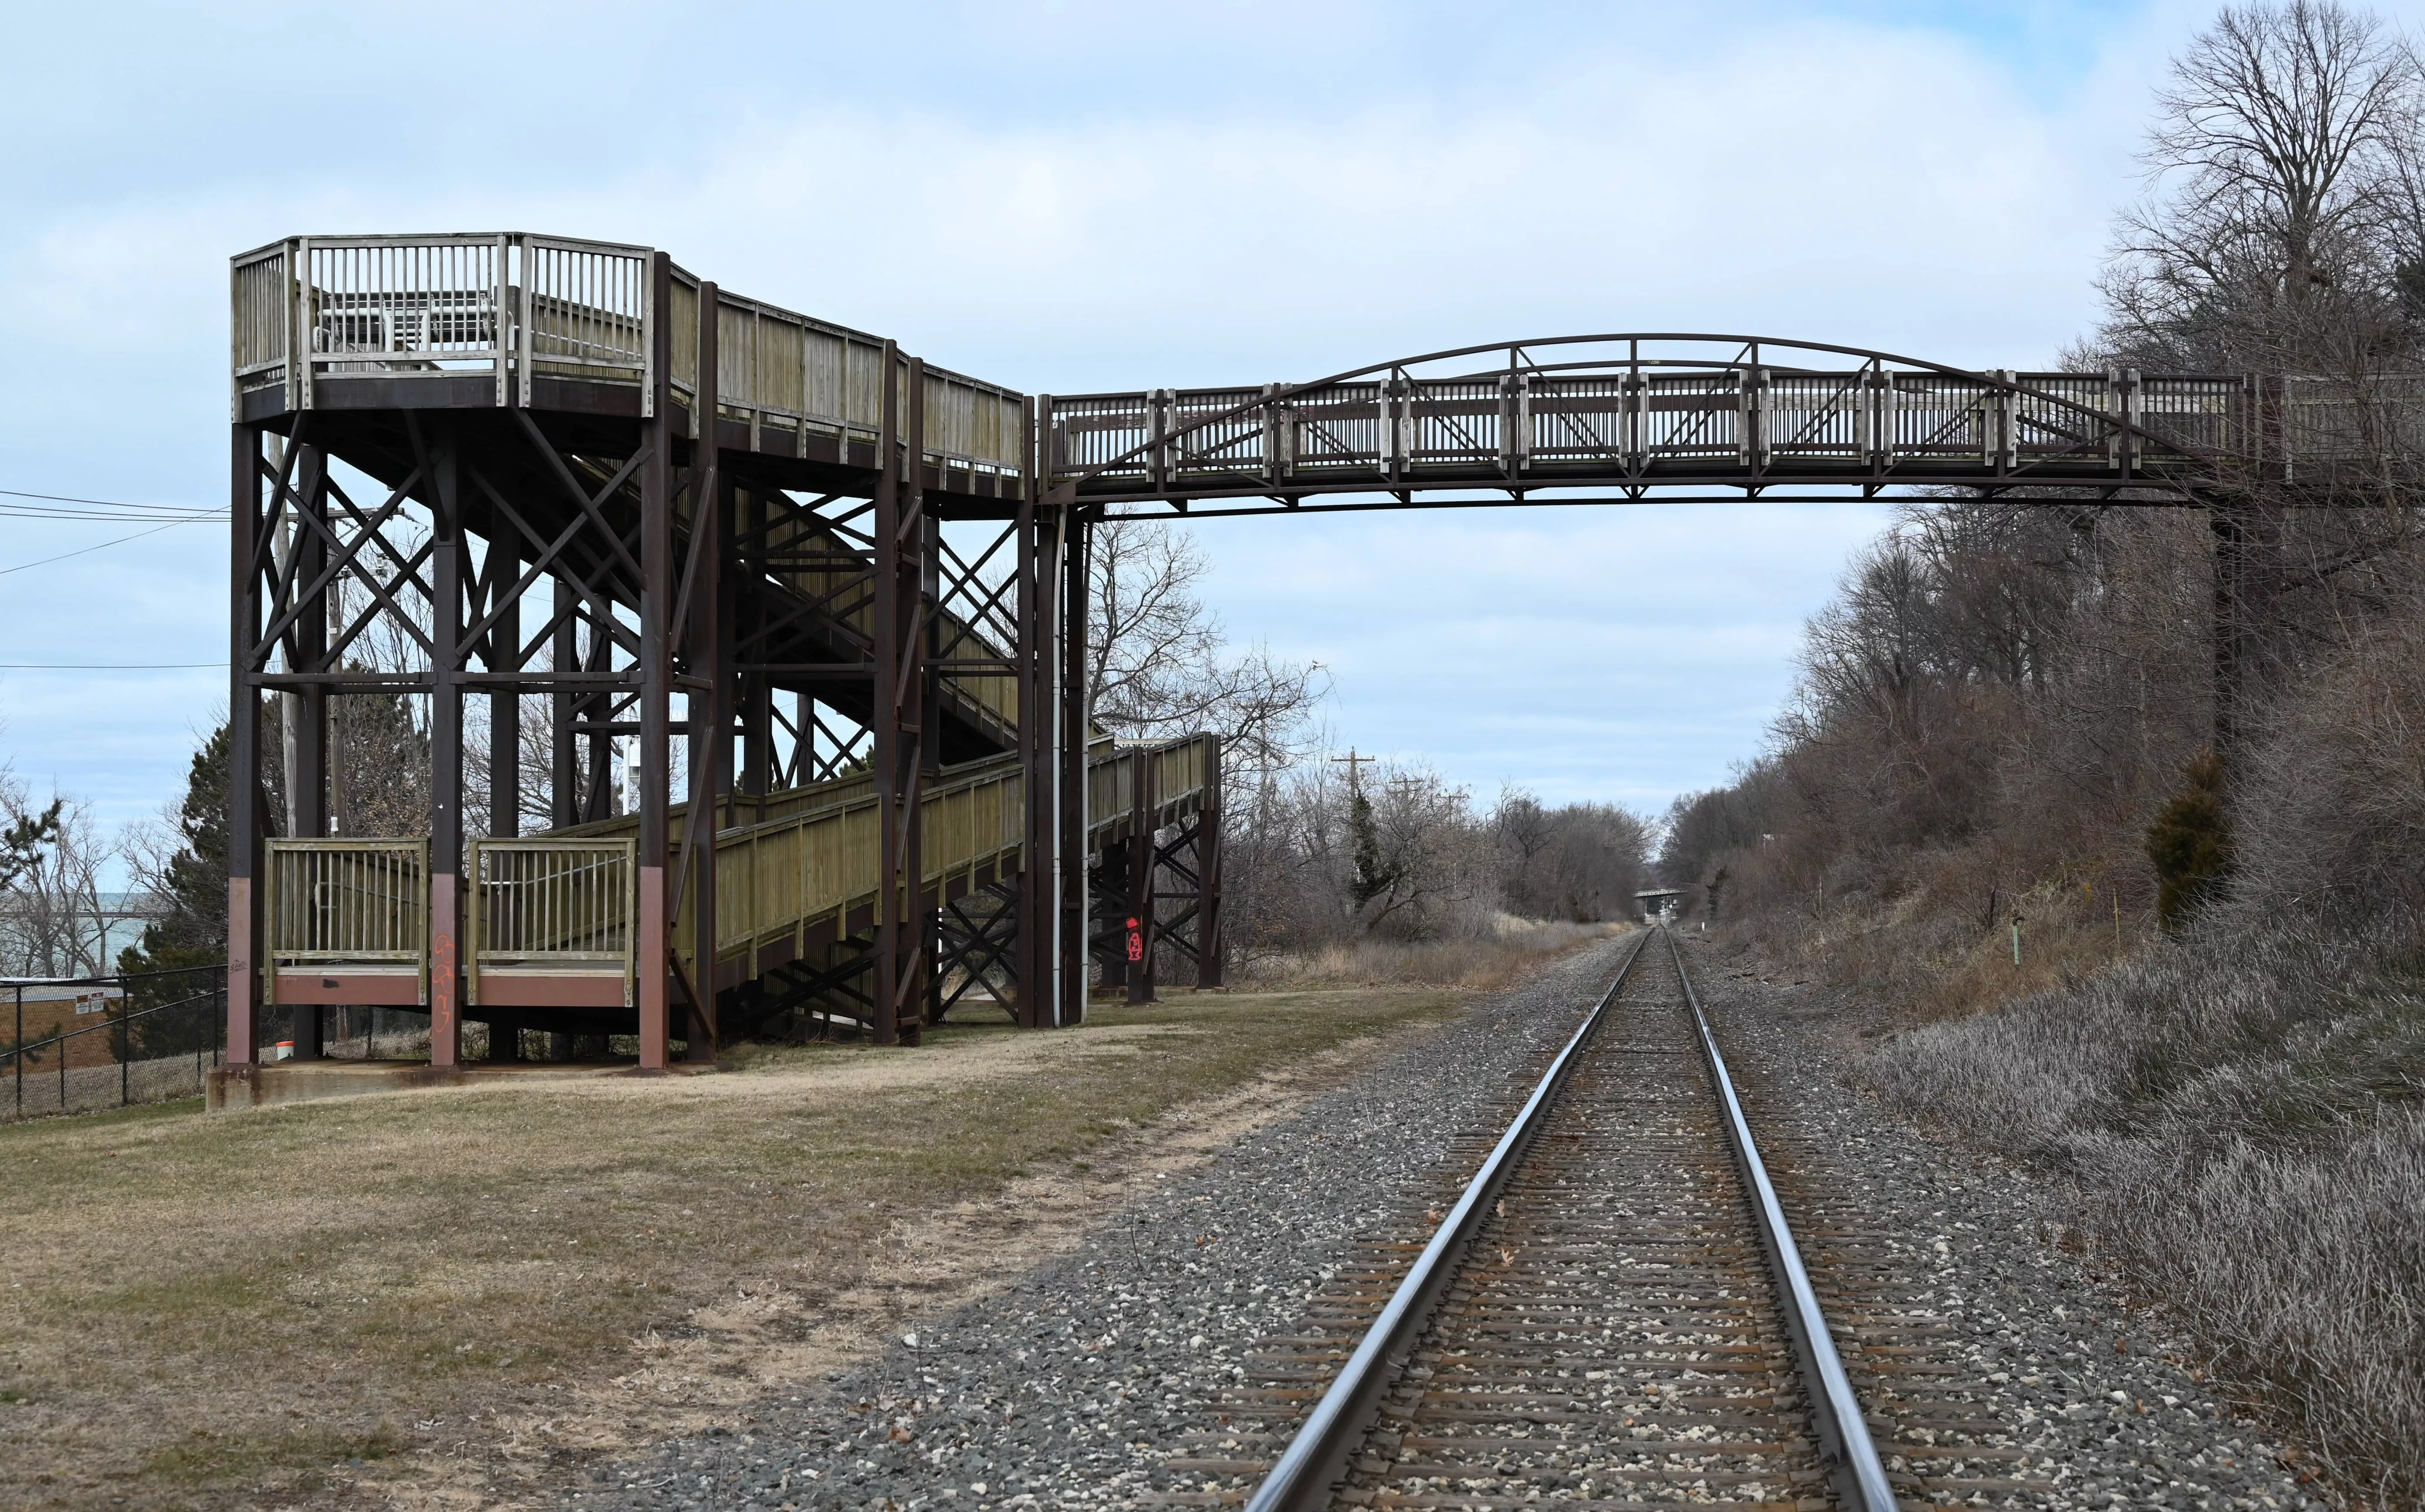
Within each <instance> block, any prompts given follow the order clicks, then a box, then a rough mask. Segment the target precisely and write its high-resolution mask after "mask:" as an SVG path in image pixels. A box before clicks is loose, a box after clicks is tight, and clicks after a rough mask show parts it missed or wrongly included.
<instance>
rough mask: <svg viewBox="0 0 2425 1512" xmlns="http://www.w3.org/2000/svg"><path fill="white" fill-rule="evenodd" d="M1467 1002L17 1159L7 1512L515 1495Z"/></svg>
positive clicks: (1414, 1001) (839, 1346) (1346, 1011)
mask: <svg viewBox="0 0 2425 1512" xmlns="http://www.w3.org/2000/svg"><path fill="white" fill-rule="evenodd" d="M1538 958H1539V956H1538V955H1535V956H1534V957H1533V959H1534V960H1537V959H1538ZM1463 1001H1465V994H1464V993H1463V992H1462V991H1460V990H1458V989H1444V988H1409V987H1386V988H1381V989H1362V988H1358V989H1328V990H1315V989H1308V990H1299V991H1291V992H1259V993H1232V994H1224V995H1217V996H1216V995H1205V996H1200V997H1198V996H1190V995H1186V994H1174V998H1173V1001H1172V1002H1170V1003H1169V1004H1168V1005H1164V1006H1161V1007H1152V1008H1145V1009H1138V1010H1130V1009H1125V1008H1102V1009H1099V1010H1098V1011H1097V1012H1096V1014H1095V1015H1094V1021H1093V1022H1092V1023H1091V1024H1090V1025H1089V1026H1088V1027H1087V1028H1086V1029H1084V1030H1082V1031H1078V1032H1074V1033H1068V1034H1060V1035H1022V1034H1019V1033H1017V1032H1016V1031H1010V1030H1007V1029H993V1028H969V1029H946V1030H943V1031H940V1032H939V1033H938V1034H936V1035H935V1036H933V1037H931V1039H930V1042H929V1045H928V1046H927V1047H926V1048H925V1049H923V1050H919V1051H908V1052H903V1051H875V1050H870V1049H865V1048H859V1047H848V1046H839V1047H832V1046H828V1047H809V1048H804V1049H796V1050H776V1051H763V1052H756V1053H753V1054H748V1055H747V1056H746V1058H745V1061H744V1065H743V1067H742V1069H741V1070H740V1071H739V1073H738V1074H732V1075H718V1076H698V1077H686V1078H676V1079H672V1080H657V1081H643V1080H638V1079H632V1078H622V1077H605V1078H596V1079H586V1080H580V1081H572V1082H555V1083H549V1084H541V1085H528V1086H515V1087H506V1088H482V1089H477V1090H469V1091H452V1092H435V1093H430V1092H422V1093H398V1094H389V1095H384V1096H378V1097H370V1098H357V1099H351V1100H345V1101H339V1102H319V1103H308V1104H300V1105H294V1106H288V1107H282V1108H273V1109H268V1110H265V1111H259V1112H251V1113H244V1114H236V1115H228V1116H218V1117H208V1116H203V1115H201V1114H200V1113H199V1112H197V1111H196V1105H195V1104H193V1103H190V1102H188V1103H183V1104H169V1105H165V1106H161V1107H156V1108H137V1109H132V1110H128V1111H127V1112H124V1113H121V1114H111V1115H102V1116H93V1117H86V1118H69V1119H57V1120H50V1121H45V1122H40V1123H31V1124H24V1125H19V1126H14V1127H8V1128H0V1171H5V1173H6V1174H5V1176H0V1503H5V1504H8V1505H12V1506H13V1505H26V1506H63V1507H84V1506H95V1507H99V1506H108V1505H112V1504H120V1503H121V1499H122V1502H123V1503H125V1504H142V1505H146V1506H155V1507H178V1506H194V1507H220V1506H228V1507H233V1506H250V1505H255V1504H259V1499H260V1497H261V1496H262V1495H263V1494H265V1493H275V1494H276V1495H277V1496H278V1497H279V1499H280V1500H281V1503H283V1504H345V1503H347V1502H350V1501H353V1500H356V1499H358V1498H360V1497H362V1496H364V1495H365V1494H366V1493H373V1492H375V1493H376V1495H377V1497H378V1498H380V1499H386V1498H392V1497H393V1496H396V1495H398V1494H399V1493H400V1494H403V1495H404V1496H405V1497H406V1499H407V1500H409V1501H414V1500H417V1501H422V1502H425V1503H426V1504H441V1503H443V1504H494V1503H497V1502H500V1501H510V1500H512V1499H514V1496H515V1494H516V1492H517V1489H518V1488H521V1489H525V1490H526V1489H529V1488H535V1487H537V1486H538V1485H541V1484H544V1483H545V1482H547V1481H548V1480H550V1479H553V1478H560V1477H561V1476H562V1475H563V1474H564V1473H565V1467H566V1466H567V1465H568V1464H569V1463H570V1462H574V1461H578V1460H580V1459H581V1458H583V1457H584V1456H594V1455H599V1454H612V1453H614V1452H616V1451H617V1450H618V1449H620V1448H622V1447H625V1446H629V1445H632V1444H635V1443H639V1442H645V1441H647V1440H649V1439H650V1438H651V1437H655V1436H662V1435H664V1434H666V1433H669V1432H674V1431H680V1430H683V1429H685V1428H696V1427H699V1426H702V1425H704V1424H706V1423H709V1422H714V1421H717V1420H718V1419H719V1415H723V1416H724V1417H727V1418H729V1417H730V1415H731V1414H733V1413H736V1412H738V1411H740V1410H741V1409H742V1405H743V1404H745V1403H746V1402H747V1401H749V1400H751V1399H753V1398H754V1397H756V1396H757V1395H758V1394H760V1393H762V1392H764V1391H771V1390H774V1389H776V1388H777V1387H779V1386H783V1385H789V1386H791V1387H792V1388H793V1389H794V1390H796V1389H797V1388H798V1385H799V1384H800V1383H802V1382H806V1381H813V1380H814V1379H815V1378H816V1376H817V1375H819V1374H821V1373H823V1372H825V1371H828V1370H830V1369H832V1368H834V1366H836V1365H837V1364H839V1363H841V1362H843V1360H845V1359H849V1358H852V1357H853V1356H854V1355H858V1354H863V1353H865V1352H866V1351H867V1350H868V1349H870V1348H872V1347H875V1345H876V1344H877V1343H880V1341H881V1340H882V1339H884V1338H885V1337H888V1336H889V1334H890V1332H891V1331H892V1330H893V1329H894V1328H895V1327H897V1326H898V1325H899V1323H900V1321H901V1320H902V1319H903V1318H905V1317H913V1316H923V1315H931V1314H932V1313H933V1312H934V1311H939V1310H941V1309H944V1308H947V1307H950V1306H953V1305H956V1303H958V1302H960V1301H965V1300H968V1299H970V1298H972V1297H973V1296H975V1295H982V1293H983V1292H984V1291H986V1290H988V1289H989V1288H990V1287H992V1286H994V1285H997V1284H1000V1283H1001V1282H1003V1281H1005V1280H1007V1279H1009V1278H1010V1277H1011V1276H1014V1275H1015V1274H1016V1273H1017V1272H1018V1271H1019V1270H1020V1269H1022V1268H1024V1266H1025V1264H1027V1263H1032V1262H1033V1261H1034V1260H1035V1259H1036V1258H1039V1257H1040V1256H1042V1255H1044V1254H1047V1253H1050V1252H1052V1250H1053V1249H1055V1248H1056V1247H1066V1245H1067V1244H1068V1243H1070V1242H1073V1240H1074V1234H1075V1232H1076V1231H1077V1230H1078V1229H1079V1228H1080V1227H1081V1226H1083V1224H1084V1222H1085V1221H1087V1220H1088V1219H1089V1218H1091V1217H1095V1216H1099V1215H1100V1214H1101V1213H1103V1212H1105V1211H1107V1210H1108V1209H1109V1208H1111V1207H1113V1206H1116V1205H1117V1204H1118V1203H1119V1202H1120V1201H1122V1200H1124V1199H1125V1198H1126V1196H1127V1195H1128V1194H1129V1193H1130V1192H1132V1190H1133V1189H1134V1185H1135V1183H1136V1182H1138V1181H1139V1180H1141V1179H1142V1180H1148V1181H1149V1180H1151V1179H1152V1172H1153V1169H1154V1168H1155V1167H1156V1166H1161V1167H1163V1168H1168V1166H1170V1165H1171V1164H1172V1163H1173V1162H1180V1161H1183V1160H1184V1159H1186V1158H1188V1157H1189V1154H1190V1152H1191V1151H1196V1152H1200V1151H1202V1150H1209V1149H1211V1148H1213V1147H1214V1146H1217V1144H1219V1143H1220V1142H1221V1141H1223V1140H1224V1139H1226V1138H1228V1137H1230V1136H1232V1135H1234V1134H1235V1133H1236V1132H1237V1130H1238V1129H1239V1128H1242V1127H1244V1126H1245V1124H1247V1123H1250V1122H1252V1121H1254V1119H1255V1118H1257V1117H1259V1116H1261V1114H1263V1113H1265V1112H1268V1110H1269V1109H1271V1108H1273V1107H1276V1106H1280V1105H1285V1104H1286V1103H1288V1102H1291V1101H1293V1099H1294V1098H1296V1097H1298V1096H1301V1095H1304V1094H1306V1093H1308V1092H1309V1091H1311V1090H1313V1089H1315V1088H1317V1087H1318V1086H1321V1085H1324V1084H1325V1083H1326V1082H1328V1081H1331V1080H1334V1079H1336V1077H1337V1076H1339V1075H1341V1074H1343V1073H1344V1072H1345V1070H1348V1069H1350V1068H1352V1067H1353V1066H1355V1065H1357V1064H1360V1063H1362V1062H1363V1061H1365V1060H1367V1059H1369V1058H1370V1057H1371V1056H1372V1055H1373V1054H1377V1053H1378V1051H1379V1049H1380V1047H1381V1046H1383V1045H1384V1044H1386V1043H1388V1042H1389V1040H1390V1038H1391V1037H1394V1036H1398V1035H1402V1034H1405V1033H1411V1032H1415V1031H1417V1030H1418V1029H1419V1028H1420V1026H1422V1025H1426V1024H1430V1023H1435V1022H1437V1021H1441V1020H1443V1019H1445V1018H1446V1017H1448V1016H1450V1015H1451V1014H1453V1012H1454V1011H1455V1009H1456V1008H1457V1006H1458V1005H1460V1004H1461V1003H1462V1002H1463Z"/></svg>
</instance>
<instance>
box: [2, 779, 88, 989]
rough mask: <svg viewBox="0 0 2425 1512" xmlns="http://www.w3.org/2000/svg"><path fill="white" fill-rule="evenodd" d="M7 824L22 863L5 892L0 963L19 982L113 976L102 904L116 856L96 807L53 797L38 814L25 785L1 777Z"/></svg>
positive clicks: (11, 877)
mask: <svg viewBox="0 0 2425 1512" xmlns="http://www.w3.org/2000/svg"><path fill="white" fill-rule="evenodd" d="M0 821H5V824H6V826H7V829H8V837H9V840H10V845H9V849H10V850H11V851H12V852H14V853H16V857H15V859H16V860H18V861H21V862H22V864H20V865H17V866H15V867H14V868H13V870H12V875H11V876H10V877H8V883H7V886H6V889H5V890H0V962H5V963H6V968H7V970H8V972H9V973H11V974H15V975H20V976H97V975H99V974H101V973H103V972H105V971H107V970H108V969H109V965H108V960H107V952H108V939H107V931H108V923H107V920H106V919H105V918H104V912H103V909H102V901H101V874H102V868H103V866H104V864H106V862H107V861H108V859H109V855H110V852H109V848H108V846H107V845H105V844H104V843H103V842H102V841H101V840H100V838H99V837H98V836H97V835H96V834H95V833H94V831H93V828H92V813H91V809H90V806H89V805H88V804H86V803H84V802H82V801H81V800H79V799H76V798H72V797H66V796H61V795H59V794H56V793H54V794H53V795H52V797H51V801H50V803H49V804H47V805H45V806H43V807H42V808H40V809H37V808H35V807H34V806H33V804H32V803H31V801H30V800H29V799H28V797H27V796H26V790H25V787H24V783H23V782H22V781H20V780H17V779H16V777H15V776H14V774H12V773H8V772H6V771H0Z"/></svg>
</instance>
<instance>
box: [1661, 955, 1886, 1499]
mask: <svg viewBox="0 0 2425 1512" xmlns="http://www.w3.org/2000/svg"><path fill="white" fill-rule="evenodd" d="M1659 932H1660V933H1661V934H1662V935H1664V936H1665V937H1666V940H1667V954H1668V957H1669V958H1670V959H1672V960H1673V961H1674V962H1675V963H1676V980H1677V981H1678V982H1680V983H1682V984H1683V987H1684V1002H1685V1003H1686V1005H1689V1006H1690V1007H1691V1008H1692V1010H1693V1026H1694V1029H1695V1030H1697V1031H1698V1032H1699V1037H1700V1041H1701V1055H1702V1058H1703V1059H1704V1060H1706V1061H1707V1062H1708V1063H1709V1070H1710V1086H1712V1087H1713V1088H1714V1089H1715V1090H1716V1092H1717V1097H1718V1103H1719V1105H1720V1107H1722V1108H1723V1109H1724V1110H1725V1111H1726V1141H1727V1143H1728V1144H1730V1145H1732V1146H1733V1147H1734V1152H1735V1163H1736V1164H1737V1165H1738V1166H1741V1167H1742V1176H1743V1183H1744V1184H1745V1185H1746V1186H1747V1187H1749V1188H1750V1191H1751V1197H1752V1205H1753V1207H1754V1208H1755V1209H1756V1210H1757V1215H1758V1217H1759V1238H1760V1245H1761V1247H1763V1248H1765V1249H1766V1250H1767V1251H1768V1262H1769V1268H1770V1269H1771V1271H1772V1272H1774V1273H1775V1279H1776V1290H1777V1294H1778V1297H1779V1300H1780V1301H1782V1302H1783V1303H1784V1308H1783V1311H1784V1313H1785V1327H1786V1332H1787V1333H1788V1334H1789V1335H1790V1336H1791V1338H1792V1341H1793V1353H1794V1358H1795V1360H1796V1361H1797V1362H1798V1363H1799V1364H1800V1366H1801V1368H1802V1381H1803V1388H1804V1391H1805V1394H1806V1395H1807V1396H1808V1398H1809V1402H1810V1419H1811V1426H1812V1428H1813V1429H1814V1430H1815V1433H1816V1436H1817V1438H1818V1440H1819V1452H1820V1455H1821V1456H1822V1457H1823V1458H1824V1459H1825V1460H1826V1462H1827V1477H1828V1480H1829V1481H1830V1482H1831V1483H1833V1485H1834V1487H1835V1490H1836V1501H1837V1504H1838V1506H1839V1507H1841V1508H1845V1509H1846V1512H1894V1507H1895V1499H1894V1488H1892V1487H1891V1486H1890V1485H1888V1484H1887V1471H1886V1466H1885V1464H1884V1463H1882V1462H1881V1461H1880V1460H1879V1458H1878V1449H1877V1445H1876V1444H1875V1443H1873V1442H1871V1439H1870V1426H1869V1424H1868V1423H1867V1422H1866V1421H1864V1420H1863V1418H1862V1417H1861V1404H1860V1399H1859V1398H1857V1397H1855V1395H1854V1394H1853V1383H1852V1382H1851V1380H1849V1379H1848V1378H1846V1376H1845V1375H1844V1362H1843V1360H1842V1359H1840V1358H1839V1356H1838V1355H1837V1353H1836V1341H1835V1338H1834V1336H1833V1335H1831V1334H1830V1333H1829V1332H1828V1331H1827V1318H1826V1314H1825V1313H1823V1312H1822V1311H1820V1308H1819V1295H1818V1293H1817V1292H1816V1291H1814V1290H1813V1289H1812V1287H1811V1285H1810V1275H1809V1272H1808V1271H1807V1270H1806V1269H1804V1267H1803V1264H1802V1250H1801V1248H1800V1247H1799V1246H1797V1245H1795V1244H1794V1242H1793V1230H1792V1228H1791V1225H1789V1224H1788V1223H1787V1222H1786V1220H1785V1208H1784V1205H1783V1204H1782V1203H1780V1202H1778V1201H1777V1199H1776V1188H1775V1185H1774V1184H1773V1183H1771V1182H1770V1181H1769V1179H1768V1167H1767V1166H1765V1165H1763V1164H1761V1162H1760V1158H1759V1143H1758V1142H1757V1141H1756V1140H1754V1139H1753V1138H1752V1133H1751V1124H1750V1123H1749V1122H1748V1121H1747V1120H1746V1119H1745V1118H1743V1111H1742V1101H1741V1100H1740V1099H1738V1098H1737V1097H1736V1096H1735V1084H1734V1078H1732V1077H1731V1076H1729V1075H1727V1074H1726V1057H1725V1056H1723V1055H1721V1054H1718V1037H1717V1036H1716V1035H1715V1034H1714V1033H1712V1032H1711V1031H1710V1021H1709V1018H1708V1016H1707V1015H1705V1014H1704V1013H1702V1012H1701V998H1700V994H1699V993H1697V992H1695V991H1694V990H1693V979H1692V977H1691V976H1689V975H1687V974H1686V973H1685V971H1684V953H1683V950H1682V949H1681V947H1679V946H1678V944H1677V943H1676V937H1675V936H1674V935H1673V934H1671V933H1669V932H1668V930H1667V929H1666V927H1665V926H1664V925H1662V926H1660V930H1659Z"/></svg>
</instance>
